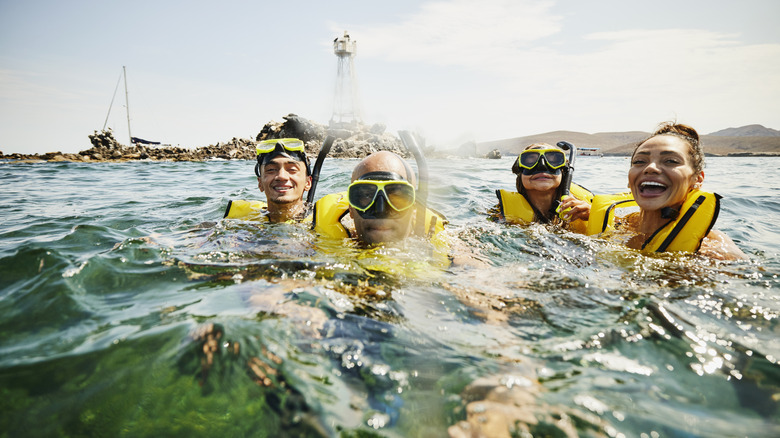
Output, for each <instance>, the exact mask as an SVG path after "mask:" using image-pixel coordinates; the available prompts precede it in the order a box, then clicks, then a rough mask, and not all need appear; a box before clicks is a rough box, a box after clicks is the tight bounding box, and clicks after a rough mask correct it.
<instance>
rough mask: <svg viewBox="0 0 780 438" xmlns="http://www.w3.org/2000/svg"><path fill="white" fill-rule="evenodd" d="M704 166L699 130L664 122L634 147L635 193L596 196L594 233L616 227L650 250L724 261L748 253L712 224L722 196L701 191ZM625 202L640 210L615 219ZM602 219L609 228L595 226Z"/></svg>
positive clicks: (631, 173)
mask: <svg viewBox="0 0 780 438" xmlns="http://www.w3.org/2000/svg"><path fill="white" fill-rule="evenodd" d="M703 169H704V152H703V151H702V147H701V144H700V143H699V134H698V133H697V132H696V130H695V129H693V128H691V127H690V126H687V125H682V124H676V123H672V122H668V123H664V124H662V125H661V126H660V127H659V128H658V130H656V132H654V133H653V134H652V135H651V136H650V137H649V138H647V139H646V140H644V141H642V142H641V143H639V145H638V146H637V147H636V149H634V153H633V155H632V156H631V168H630V169H629V171H628V187H629V189H631V195H630V197H629V195H627V194H626V195H625V199H622V200H620V199H615V197H614V196H613V197H612V199H609V197H604V198H602V197H601V196H596V198H595V199H594V201H593V209H592V210H591V216H590V222H589V224H588V234H595V233H598V232H602V231H605V230H606V229H607V228H609V227H612V226H614V227H615V228H616V229H617V230H618V231H619V234H620V235H625V236H626V241H625V243H626V245H627V246H628V247H630V248H634V249H641V250H643V251H645V252H663V251H683V252H695V253H698V254H701V255H705V256H708V257H712V258H717V259H723V260H736V259H741V258H746V256H745V254H744V253H743V252H742V251H741V250H740V249H739V248H738V247H737V246H736V245H735V244H734V242H733V241H732V240H731V239H730V238H729V237H728V236H726V235H725V234H723V233H722V232H720V231H716V230H713V229H712V226H713V225H714V224H715V221H716V220H717V218H718V212H719V210H720V196H719V195H717V194H715V193H708V192H704V191H702V190H701V185H702V182H704V170H703ZM631 198H633V202H631ZM605 200H607V202H604V201H605ZM621 203H635V204H636V205H638V206H639V212H635V213H631V214H628V215H626V216H624V217H622V218H618V219H615V218H614V217H612V215H613V214H615V213H614V212H615V210H618V209H619V207H620V206H621ZM616 207H618V208H616ZM602 224H603V228H601V229H595V228H597V227H601V226H602Z"/></svg>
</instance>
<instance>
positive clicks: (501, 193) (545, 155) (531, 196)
mask: <svg viewBox="0 0 780 438" xmlns="http://www.w3.org/2000/svg"><path fill="white" fill-rule="evenodd" d="M569 164H570V163H569V160H568V159H567V157H566V153H565V152H564V151H563V149H561V148H559V147H557V146H552V145H549V144H547V143H534V144H532V145H529V146H527V147H526V148H525V149H524V150H523V152H522V153H521V154H520V156H518V157H517V160H516V161H515V162H514V164H513V165H512V172H513V173H514V174H516V175H517V180H516V183H515V184H516V187H517V192H516V193H515V192H510V191H508V190H497V191H496V195H497V196H498V200H499V205H498V209H499V217H500V218H501V219H503V220H505V221H507V222H510V223H530V222H542V223H561V224H562V225H563V226H564V227H565V228H567V229H569V230H571V231H576V232H580V233H584V231H585V226H586V221H587V220H588V217H589V216H590V201H591V199H592V198H593V194H592V193H590V192H589V191H588V190H587V189H584V188H582V187H580V186H578V185H576V184H571V186H570V187H568V190H569V192H570V194H569V195H564V193H565V192H566V191H567V187H565V184H562V182H563V181H565V180H567V178H566V176H567V175H568V173H569V172H571V169H570V166H569Z"/></svg>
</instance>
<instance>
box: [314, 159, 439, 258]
mask: <svg viewBox="0 0 780 438" xmlns="http://www.w3.org/2000/svg"><path fill="white" fill-rule="evenodd" d="M415 183H416V178H415V174H414V172H412V170H411V168H410V167H409V166H408V165H407V164H406V161H404V159H403V158H401V157H400V156H398V155H396V154H394V153H392V152H388V151H379V152H375V153H373V154H371V155H369V156H368V157H366V158H365V159H363V161H361V162H360V163H358V165H357V166H356V167H355V169H354V170H353V172H352V183H351V184H350V185H349V187H348V189H347V191H346V192H340V193H331V194H329V195H326V196H323V197H322V198H321V199H320V200H318V201H317V202H316V203H315V204H314V215H313V220H312V229H313V230H314V231H315V232H317V234H319V235H321V236H324V237H328V238H336V239H342V238H352V239H355V240H357V242H358V243H360V244H362V245H367V246H370V245H374V244H378V243H389V242H396V241H399V240H402V239H404V238H406V237H409V236H411V235H415V236H420V237H424V238H427V239H431V240H432V241H433V240H437V241H438V237H439V233H441V232H442V231H444V225H445V224H446V223H447V220H446V219H445V218H444V216H442V215H441V214H439V213H437V212H436V211H434V210H433V209H431V208H427V207H426V206H425V205H423V204H422V203H421V202H420V200H418V199H417V190H416V189H415V186H414V184H415Z"/></svg>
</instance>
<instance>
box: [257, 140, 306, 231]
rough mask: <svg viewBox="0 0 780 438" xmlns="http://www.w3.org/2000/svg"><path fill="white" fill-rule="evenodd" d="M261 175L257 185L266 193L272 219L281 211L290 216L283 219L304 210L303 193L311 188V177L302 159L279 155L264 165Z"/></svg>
mask: <svg viewBox="0 0 780 438" xmlns="http://www.w3.org/2000/svg"><path fill="white" fill-rule="evenodd" d="M260 175H261V177H260V178H258V179H257V186H258V188H259V189H260V191H261V192H263V193H265V196H266V198H267V202H268V211H269V213H271V216H272V219H274V218H273V216H274V215H275V214H279V213H287V216H290V217H288V218H281V219H282V220H287V219H291V218H292V217H294V216H295V215H296V214H297V213H298V212H299V211H298V210H300V211H303V209H304V208H303V207H304V205H303V193H304V192H305V191H307V190H309V189H310V188H311V177H310V176H308V175H306V166H305V165H304V163H303V162H302V161H296V160H293V159H292V158H289V157H285V156H282V155H279V156H277V157H275V158H273V159H272V160H270V161H269V162H268V163H267V164H265V165H263V166H262V168H261V172H260Z"/></svg>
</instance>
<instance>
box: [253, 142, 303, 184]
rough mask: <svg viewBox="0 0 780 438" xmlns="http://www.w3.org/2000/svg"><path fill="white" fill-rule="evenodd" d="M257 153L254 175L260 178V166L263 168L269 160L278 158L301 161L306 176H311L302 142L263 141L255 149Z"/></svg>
mask: <svg viewBox="0 0 780 438" xmlns="http://www.w3.org/2000/svg"><path fill="white" fill-rule="evenodd" d="M255 150H256V152H257V164H255V175H257V177H258V178H260V169H261V166H265V165H266V164H268V163H269V162H270V161H271V160H273V159H274V158H276V157H278V156H280V155H281V156H283V157H287V158H290V159H291V160H295V161H302V162H303V164H304V165H305V166H306V175H307V176H310V175H311V169H310V168H309V158H308V157H307V156H306V149H305V148H304V144H303V141H301V140H298V139H297V138H274V139H270V140H263V141H261V142H260V143H258V144H257V146H256V147H255Z"/></svg>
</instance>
